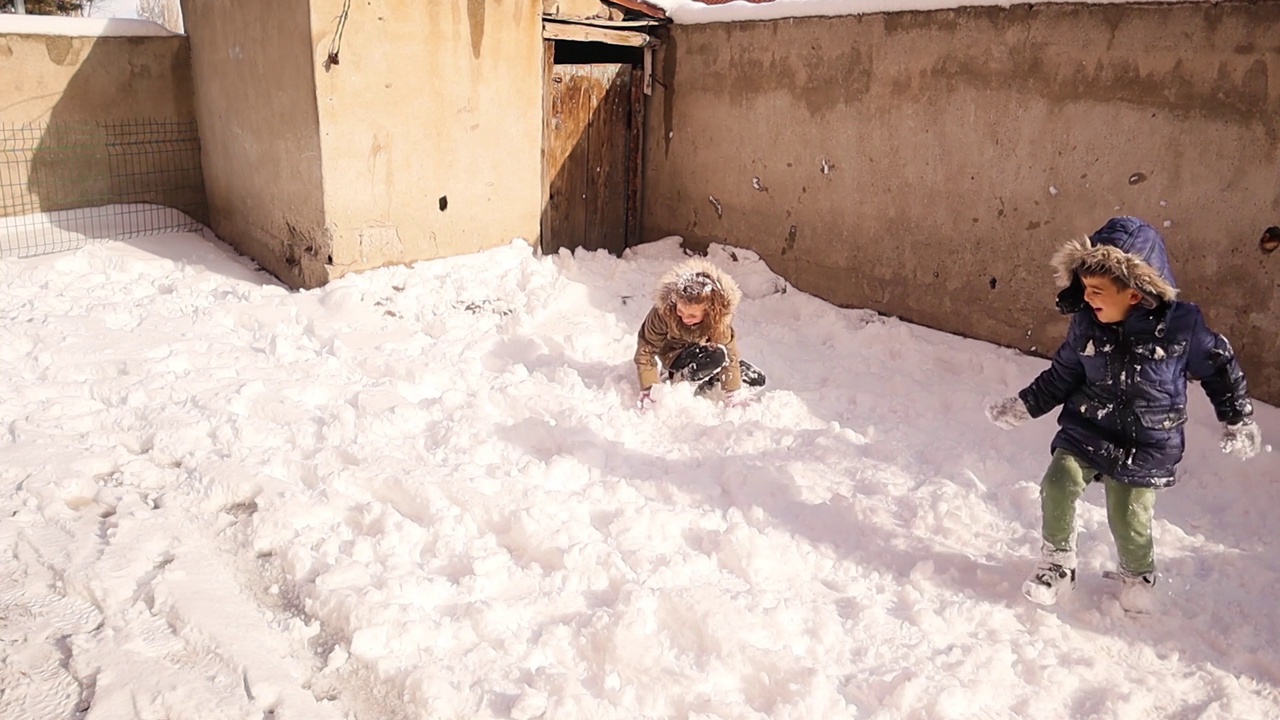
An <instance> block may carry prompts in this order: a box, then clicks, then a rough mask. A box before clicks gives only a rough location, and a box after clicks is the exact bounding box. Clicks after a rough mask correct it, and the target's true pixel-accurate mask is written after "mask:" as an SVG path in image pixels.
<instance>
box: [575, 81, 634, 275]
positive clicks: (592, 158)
mask: <svg viewBox="0 0 1280 720" xmlns="http://www.w3.org/2000/svg"><path fill="white" fill-rule="evenodd" d="M589 67H590V74H591V78H592V83H591V88H592V93H593V100H594V103H593V104H594V105H595V112H594V114H593V115H592V117H591V121H590V127H589V128H588V131H587V147H588V150H587V160H588V163H589V165H588V168H587V171H588V172H587V176H588V178H589V180H588V187H587V194H588V202H587V226H586V238H585V242H584V244H583V247H586V248H587V249H590V250H599V249H604V250H608V251H609V252H611V253H614V254H621V253H622V251H623V250H625V249H626V247H627V192H628V191H627V184H628V180H629V176H630V168H629V167H628V162H627V160H628V157H629V151H630V142H629V140H628V129H629V122H628V120H629V116H630V111H631V66H630V65H615V64H595V65H591V66H589Z"/></svg>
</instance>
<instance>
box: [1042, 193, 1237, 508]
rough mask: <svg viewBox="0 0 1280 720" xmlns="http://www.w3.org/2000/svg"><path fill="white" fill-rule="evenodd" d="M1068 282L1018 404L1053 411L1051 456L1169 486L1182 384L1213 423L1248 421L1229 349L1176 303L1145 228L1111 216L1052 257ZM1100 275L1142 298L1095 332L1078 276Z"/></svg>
mask: <svg viewBox="0 0 1280 720" xmlns="http://www.w3.org/2000/svg"><path fill="white" fill-rule="evenodd" d="M1054 265H1055V267H1056V269H1057V271H1058V278H1059V282H1064V283H1067V284H1068V287H1067V288H1066V289H1065V290H1063V291H1062V292H1061V293H1060V294H1059V297H1058V306H1059V309H1060V310H1062V311H1063V312H1064V313H1069V314H1071V316H1072V317H1071V326H1070V328H1069V329H1068V331H1067V338H1066V340H1065V341H1064V342H1063V343H1062V347H1060V348H1059V349H1058V351H1057V353H1056V354H1054V357H1053V364H1052V365H1051V366H1050V367H1049V369H1047V370H1045V371H1044V372H1043V373H1041V374H1040V375H1039V377H1037V378H1036V379H1035V381H1034V382H1032V383H1031V385H1029V386H1028V387H1027V388H1026V389H1024V390H1023V391H1022V392H1021V393H1019V395H1018V396H1019V397H1020V398H1021V399H1022V401H1023V402H1024V403H1025V404H1026V406H1027V410H1028V411H1029V412H1030V414H1031V416H1032V417H1040V416H1041V415H1045V414H1047V413H1048V412H1049V411H1051V410H1053V408H1055V407H1057V406H1058V405H1062V406H1063V408H1062V412H1061V413H1059V415H1058V425H1059V426H1060V429H1059V431H1058V434H1057V435H1056V436H1054V439H1053V443H1052V448H1053V449H1055V450H1057V449H1062V450H1066V451H1067V452H1070V453H1072V454H1073V455H1076V456H1077V457H1079V458H1081V459H1082V460H1084V461H1085V462H1087V463H1088V464H1089V465H1090V466H1092V467H1093V468H1094V469H1095V470H1097V471H1098V472H1100V473H1102V474H1104V475H1110V476H1111V477H1113V478H1115V479H1116V480H1118V481H1120V482H1123V483H1126V484H1129V485H1134V486H1139V487H1155V488H1161V487H1169V486H1171V485H1173V484H1174V482H1175V477H1174V476H1175V472H1176V470H1177V467H1178V463H1179V462H1180V461H1181V460H1182V452H1183V448H1184V445H1185V441H1184V437H1183V425H1185V423H1186V421H1187V377H1188V376H1190V377H1191V378H1193V379H1195V380H1199V381H1200V383H1201V385H1202V387H1203V388H1204V391H1205V393H1206V394H1207V395H1208V396H1209V400H1210V401H1211V402H1212V403H1213V407H1214V410H1215V411H1216V413H1217V416H1218V420H1219V421H1222V422H1226V423H1236V422H1239V421H1241V420H1244V419H1246V418H1249V417H1250V416H1252V414H1253V406H1252V405H1251V403H1250V402H1249V396H1248V389H1247V387H1246V384H1245V378H1244V373H1243V372H1242V371H1241V370H1240V364H1239V362H1237V360H1236V357H1235V353H1234V351H1233V350H1232V349H1231V344H1230V343H1229V342H1227V339H1226V338H1224V337H1223V336H1221V335H1219V334H1217V333H1215V332H1213V331H1212V330H1210V329H1209V328H1208V327H1207V326H1206V325H1205V321H1204V316H1203V315H1202V314H1201V313H1200V308H1198V307H1196V306H1195V305H1194V304H1192V303H1189V302H1180V301H1178V300H1176V299H1175V298H1176V297H1177V286H1176V284H1175V282H1174V278H1173V273H1172V271H1171V269H1170V267H1169V257H1168V253H1167V251H1166V250H1165V245H1164V239H1163V238H1162V237H1160V233H1159V232H1157V231H1156V229H1155V228H1153V227H1151V226H1150V225H1148V224H1147V223H1145V222H1143V221H1141V220H1138V219H1137V218H1132V217H1120V218H1113V219H1112V220H1110V221H1108V222H1107V224H1106V225H1104V226H1103V227H1102V228H1101V229H1099V230H1098V231H1097V232H1095V233H1094V234H1093V235H1091V236H1090V237H1089V238H1088V239H1085V238H1080V239H1079V240H1074V241H1072V242H1070V243H1068V244H1067V246H1065V247H1064V248H1063V249H1062V250H1061V251H1060V252H1059V253H1058V254H1057V256H1056V257H1055V258H1054ZM1081 268H1088V269H1089V271H1090V272H1091V273H1097V272H1098V271H1100V270H1101V271H1104V272H1107V273H1109V274H1111V275H1112V276H1113V277H1118V278H1120V279H1121V280H1124V281H1125V282H1127V283H1128V284H1129V286H1130V287H1132V288H1134V289H1136V290H1138V291H1139V292H1141V293H1142V294H1143V296H1144V302H1143V304H1142V305H1140V306H1137V307H1135V308H1134V310H1133V311H1132V312H1130V314H1129V316H1128V318H1126V319H1125V320H1124V321H1123V322H1120V323H1114V324H1103V323H1101V322H1098V320H1097V318H1096V316H1095V315H1094V313H1093V310H1092V308H1090V307H1089V306H1088V305H1087V304H1085V302H1084V288H1083V284H1082V283H1081V282H1080V277H1079V274H1078V271H1079V270H1080V269H1081Z"/></svg>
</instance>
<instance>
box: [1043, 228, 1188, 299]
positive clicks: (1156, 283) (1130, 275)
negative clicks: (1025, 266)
mask: <svg viewBox="0 0 1280 720" xmlns="http://www.w3.org/2000/svg"><path fill="white" fill-rule="evenodd" d="M1083 269H1088V270H1089V271H1090V273H1098V274H1105V275H1110V276H1111V277H1114V278H1116V279H1117V280H1119V281H1121V282H1123V283H1124V284H1126V285H1128V286H1129V287H1131V288H1133V289H1134V290H1137V291H1138V292H1140V293H1142V295H1143V297H1144V298H1145V299H1146V301H1147V302H1146V303H1144V304H1146V305H1147V306H1148V307H1154V306H1155V305H1158V304H1160V303H1161V302H1173V301H1174V300H1175V299H1177V297H1178V289H1177V288H1176V287H1174V286H1173V285H1171V284H1170V283H1169V281H1167V280H1165V279H1164V277H1163V276H1161V274H1160V273H1159V272H1157V271H1156V269H1155V268H1153V267H1151V266H1150V265H1148V264H1147V263H1146V261H1144V260H1143V259H1142V258H1140V257H1138V256H1137V255H1131V254H1129V253H1126V252H1124V251H1123V250H1120V249H1119V248H1116V247H1112V246H1110V245H1095V244H1094V243H1093V241H1092V240H1090V239H1089V238H1088V237H1086V236H1081V237H1079V238H1075V239H1072V240H1068V241H1067V243H1066V244H1065V245H1063V246H1062V248H1061V249H1059V250H1058V252H1057V253H1055V254H1054V256H1053V270H1054V274H1055V276H1056V277H1055V279H1056V280H1057V282H1058V286H1059V287H1063V288H1065V287H1068V286H1070V285H1071V284H1072V281H1073V280H1074V279H1075V278H1076V277H1077V275H1078V273H1079V272H1080V271H1081V270H1083Z"/></svg>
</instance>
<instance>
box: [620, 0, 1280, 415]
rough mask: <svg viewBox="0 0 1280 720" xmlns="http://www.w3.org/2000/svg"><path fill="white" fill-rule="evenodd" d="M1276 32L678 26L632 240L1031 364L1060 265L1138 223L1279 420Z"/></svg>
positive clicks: (1094, 17) (1133, 19)
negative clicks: (1110, 230) (676, 245)
mask: <svg viewBox="0 0 1280 720" xmlns="http://www.w3.org/2000/svg"><path fill="white" fill-rule="evenodd" d="M1277 27H1280V4H1276V3H1259V4H1256V5H1253V4H1244V3H1223V4H1217V5H1206V4H1187V5H1176V6H1153V7H1138V6H1112V5H1093V6H1079V5H1072V6H1067V5H1051V4H1046V5H1036V6H1034V7H1027V6H1020V7H1015V8H1011V9H1008V10H1005V9H998V8H989V9H965V10H956V11H940V12H930V13H901V14H888V15H869V16H863V17H846V18H813V19H801V20H790V21H787V20H784V21H773V22H767V23H738V24H719V25H690V26H674V27H673V28H672V29H671V35H670V38H669V42H668V43H667V45H666V50H665V52H664V53H663V54H662V57H661V58H660V59H659V61H658V63H657V65H658V69H659V72H660V74H661V76H662V78H661V79H662V80H663V86H662V87H657V88H656V91H655V95H654V96H653V98H652V101H651V105H650V107H649V112H648V126H647V128H646V132H647V140H646V145H647V147H646V175H645V207H644V215H643V222H644V234H645V237H647V238H649V239H655V238H658V237H661V236H663V235H667V234H681V235H684V236H685V237H687V238H690V239H692V240H695V241H717V242H727V243H730V244H734V245H739V246H743V247H748V248H751V249H753V250H755V251H757V252H759V253H760V254H761V255H762V256H763V257H764V258H765V259H766V260H767V261H768V262H769V264H770V265H771V267H773V268H774V269H775V270H777V271H779V272H780V273H782V274H783V275H785V276H786V277H787V278H788V279H790V280H791V281H792V282H793V283H794V284H795V285H796V286H797V287H799V288H801V289H803V290H807V291H809V292H812V293H814V294H817V295H819V296H821V297H824V298H826V299H828V300H830V301H832V302H835V303H838V304H840V305H845V306H859V307H869V308H873V309H876V310H879V311H882V312H885V313H889V314H893V315H897V316H901V317H904V318H906V319H909V320H912V321H915V322H919V323H922V324H925V325H930V326H933V327H937V328H940V329H943V330H948V331H952V332H957V333H961V334H964V335H968V336H971V337H976V338H981V339H985V340H990V341H994V342H997V343H1001V344H1004V345H1010V346H1015V347H1019V348H1022V349H1025V350H1031V351H1033V352H1039V353H1046V352H1052V350H1053V349H1054V348H1056V346H1057V344H1058V343H1059V342H1060V341H1061V338H1062V335H1063V332H1064V329H1065V320H1064V319H1063V318H1061V316H1059V315H1058V314H1057V313H1056V311H1055V310H1054V309H1053V297H1054V292H1055V288H1054V287H1053V285H1052V277H1051V273H1050V272H1049V270H1048V268H1047V263H1048V261H1049V258H1050V256H1051V255H1052V253H1053V251H1054V249H1055V248H1056V247H1057V246H1058V245H1059V244H1060V243H1061V242H1062V241H1063V240H1064V239H1065V238H1067V237H1069V236H1072V235H1078V234H1082V233H1088V232H1091V231H1093V230H1095V229H1096V228H1098V227H1099V226H1101V225H1102V224H1103V222H1104V221H1105V220H1106V219H1107V218H1108V217H1110V216H1112V215H1117V214H1121V213H1124V214H1133V215H1138V216H1140V217H1143V218H1145V219H1147V220H1148V221H1150V222H1152V223H1153V224H1154V225H1156V226H1157V227H1161V228H1162V229H1163V232H1164V233H1165V235H1166V237H1167V239H1168V241H1169V245H1170V249H1171V252H1172V255H1173V259H1174V262H1175V270H1176V272H1177V275H1178V279H1179V282H1180V284H1181V285H1182V287H1183V290H1184V296H1185V297H1186V298H1187V299H1191V300H1194V301H1196V302H1198V303H1200V304H1201V305H1202V306H1203V307H1204V308H1205V310H1206V312H1207V314H1208V317H1209V320H1210V323H1211V324H1212V325H1213V326H1214V327H1216V328H1217V329H1219V330H1220V331H1222V332H1224V333H1226V334H1227V335H1228V336H1229V337H1230V338H1231V339H1232V340H1233V342H1234V343H1235V345H1236V347H1237V349H1238V350H1239V351H1240V353H1241V355H1242V358H1243V363H1244V365H1245V369H1246V372H1247V373H1248V374H1249V377H1250V381H1251V385H1252V388H1253V390H1254V392H1255V394H1256V395H1258V396H1260V397H1262V398H1265V399H1268V400H1270V401H1273V402H1276V401H1280V363H1278V362H1276V360H1275V358H1276V357H1277V353H1280V334H1277V333H1275V332H1274V329H1275V328H1276V327H1277V325H1276V323H1277V320H1276V318H1277V317H1280V282H1278V281H1280V253H1278V254H1276V255H1275V256H1265V255H1263V254H1262V253H1260V252H1259V250H1258V249H1257V240H1258V237H1259V235H1260V234H1261V232H1262V229H1263V228H1264V227H1266V226H1268V225H1274V224H1277V223H1280V163H1278V161H1280V113H1277V111H1276V110H1277V108H1280V33H1277V32H1276V28H1277ZM1272 76H1275V77H1276V78H1277V79H1272ZM664 87H665V90H664V89H663V88H664ZM755 178H758V179H759V185H760V189H756V188H755V187H753V179H755ZM711 196H714V197H715V198H716V201H717V202H718V203H719V205H720V207H721V210H720V211H717V209H716V207H715V206H714V204H713V203H712V202H711V200H710V199H709V198H710V197H711Z"/></svg>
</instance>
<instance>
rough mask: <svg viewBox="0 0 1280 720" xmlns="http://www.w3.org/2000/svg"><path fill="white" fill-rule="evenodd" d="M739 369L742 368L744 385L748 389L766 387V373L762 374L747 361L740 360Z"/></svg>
mask: <svg viewBox="0 0 1280 720" xmlns="http://www.w3.org/2000/svg"><path fill="white" fill-rule="evenodd" d="M738 367H740V368H742V384H743V385H746V386H747V387H764V373H762V372H760V368H758V367H756V366H755V365H752V364H751V363H749V362H747V361H746V360H739V361H738Z"/></svg>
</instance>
